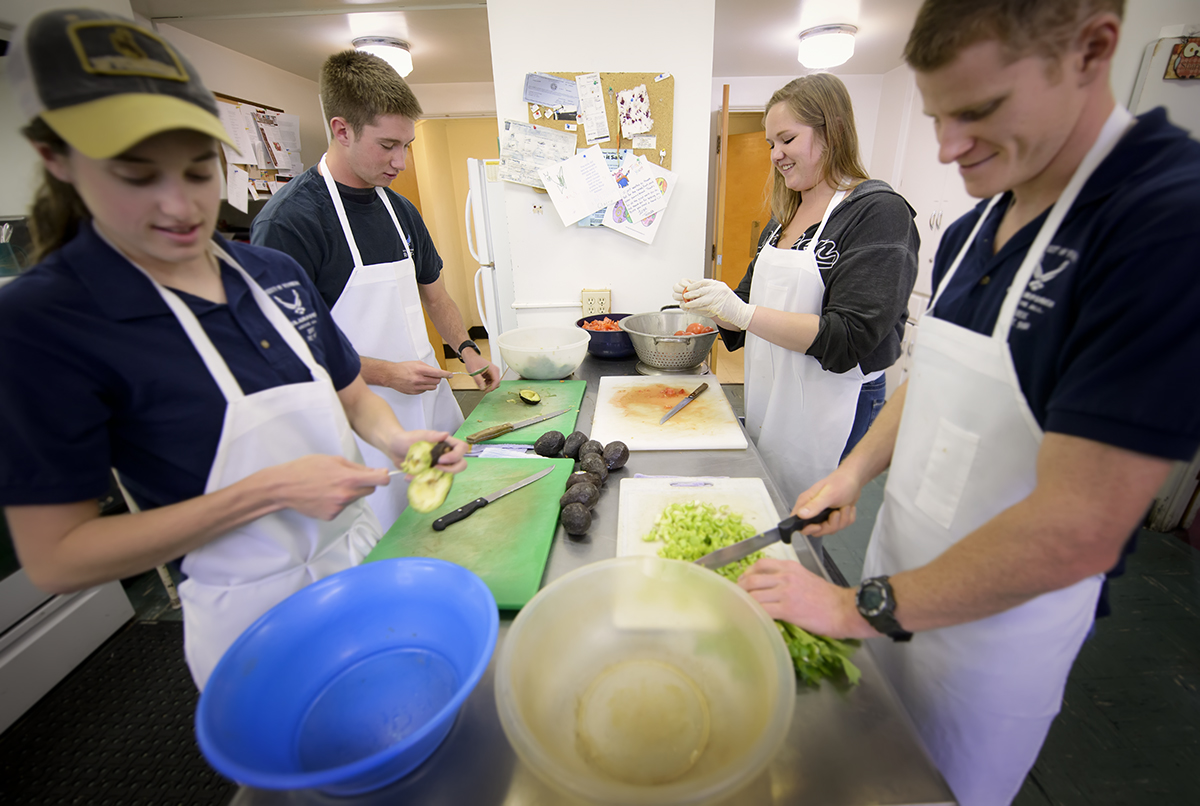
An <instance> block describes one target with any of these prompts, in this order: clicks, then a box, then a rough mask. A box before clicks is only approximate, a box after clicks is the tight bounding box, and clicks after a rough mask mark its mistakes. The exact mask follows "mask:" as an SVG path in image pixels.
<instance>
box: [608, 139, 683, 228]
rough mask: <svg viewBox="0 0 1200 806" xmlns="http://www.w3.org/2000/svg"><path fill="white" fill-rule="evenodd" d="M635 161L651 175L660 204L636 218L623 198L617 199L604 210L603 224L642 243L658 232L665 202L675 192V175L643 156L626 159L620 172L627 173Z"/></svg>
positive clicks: (667, 201)
mask: <svg viewBox="0 0 1200 806" xmlns="http://www.w3.org/2000/svg"><path fill="white" fill-rule="evenodd" d="M635 161H637V162H640V164H641V166H642V168H643V169H644V170H645V171H646V172H647V173H649V174H650V175H651V176H652V177H653V179H654V184H655V189H656V190H657V192H658V193H659V195H660V196H661V205H662V206H661V207H660V208H659V210H658V211H657V212H654V213H651V214H650V215H648V216H645V217H643V218H640V219H637V218H634V217H633V216H632V215H631V214H630V208H629V207H628V206H627V205H626V203H625V201H624V199H619V200H618V201H616V202H614V203H613V204H611V205H609V207H608V209H606V210H605V211H604V219H603V224H604V226H606V227H608V228H609V229H614V230H616V231H617V232H620V233H621V234H623V235H628V236H629V237H630V238H635V239H636V240H639V241H641V242H642V243H651V242H653V240H654V236H655V235H656V234H657V233H658V227H659V224H661V223H662V217H663V215H664V214H665V212H666V207H667V204H668V203H669V202H670V200H671V194H672V193H674V192H675V183H676V181H677V176H676V175H675V174H674V173H672V172H671V171H668V170H667V169H666V168H662V167H660V166H658V165H655V164H654V163H652V162H647V161H646V158H645V157H636V158H633V159H628V160H626V162H624V163H622V169H621V173H625V174H628V173H629V172H631V170H632V163H634V162H635Z"/></svg>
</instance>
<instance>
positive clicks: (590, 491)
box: [558, 481, 600, 509]
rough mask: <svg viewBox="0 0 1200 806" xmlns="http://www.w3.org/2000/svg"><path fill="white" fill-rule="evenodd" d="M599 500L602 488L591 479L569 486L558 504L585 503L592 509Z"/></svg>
mask: <svg viewBox="0 0 1200 806" xmlns="http://www.w3.org/2000/svg"><path fill="white" fill-rule="evenodd" d="M599 500H600V488H599V487H597V486H596V485H595V484H592V483H591V482H590V481H584V482H580V483H579V484H572V485H571V486H570V487H568V488H567V491H566V492H565V493H563V494H562V498H560V499H558V505H559V507H565V506H566V505H567V504H583V505H584V506H585V507H587V508H588V509H592V508H594V507H595V506H596V503H597V502H598V501H599Z"/></svg>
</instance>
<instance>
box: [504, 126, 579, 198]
mask: <svg viewBox="0 0 1200 806" xmlns="http://www.w3.org/2000/svg"><path fill="white" fill-rule="evenodd" d="M574 155H575V135H574V134H572V133H571V132H562V131H559V130H558V129H552V128H548V127H546V126H535V125H533V124H532V123H522V122H521V121H519V120H506V121H504V126H503V128H502V129H501V130H500V172H499V173H500V178H501V179H503V180H505V181H507V182H516V183H517V184H519V185H529V186H530V187H535V188H541V187H545V185H544V184H542V179H541V177H540V176H538V169H539V168H541V167H543V166H545V165H553V164H555V163H558V162H562V161H563V160H565V159H570V158H571V157H572V156H574Z"/></svg>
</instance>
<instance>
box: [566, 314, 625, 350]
mask: <svg viewBox="0 0 1200 806" xmlns="http://www.w3.org/2000/svg"><path fill="white" fill-rule="evenodd" d="M631 315H632V314H628V313H600V314H595V315H593V316H585V317H583V318H582V319H578V320H576V321H575V324H576V326H578V327H580V328H583V324H584V322H596V321H598V320H600V319H604V318H606V317H607V318H608V319H611V320H613V321H614V322H616V321H618V320H620V319H624V318H625V317H626V316H631ZM584 329H586V328H584ZM588 334H589V335H590V336H591V337H592V338H591V340H590V341H588V352H589V353H591V354H592V355H594V356H596V357H597V358H628V357H629V356H631V355H633V354H634V352H635V351H634V349H633V342H631V341H630V340H629V334H628V333H626V332H625V331H624V330H588Z"/></svg>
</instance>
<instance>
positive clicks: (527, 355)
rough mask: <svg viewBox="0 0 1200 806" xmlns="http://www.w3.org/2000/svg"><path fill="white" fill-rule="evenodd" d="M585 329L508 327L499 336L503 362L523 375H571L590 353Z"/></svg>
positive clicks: (555, 377) (540, 377)
mask: <svg viewBox="0 0 1200 806" xmlns="http://www.w3.org/2000/svg"><path fill="white" fill-rule="evenodd" d="M589 339H590V336H589V335H588V332H587V331H586V330H582V329H580V328H577V327H559V326H556V325H542V326H534V327H518V328H516V329H514V330H506V331H505V332H503V333H501V334H500V336H499V338H497V339H496V343H497V345H499V347H500V355H501V356H502V357H503V358H504V362H505V363H506V364H508V365H509V366H510V367H512V368H513V371H514V372H516V373H518V374H520V376H521V377H522V378H528V379H530V380H537V381H547V380H558V379H559V378H566V377H568V376H570V375H571V374H572V373H573V372H575V370H577V369H579V365H580V364H582V363H583V359H584V358H586V357H587V348H588V340H589Z"/></svg>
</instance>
